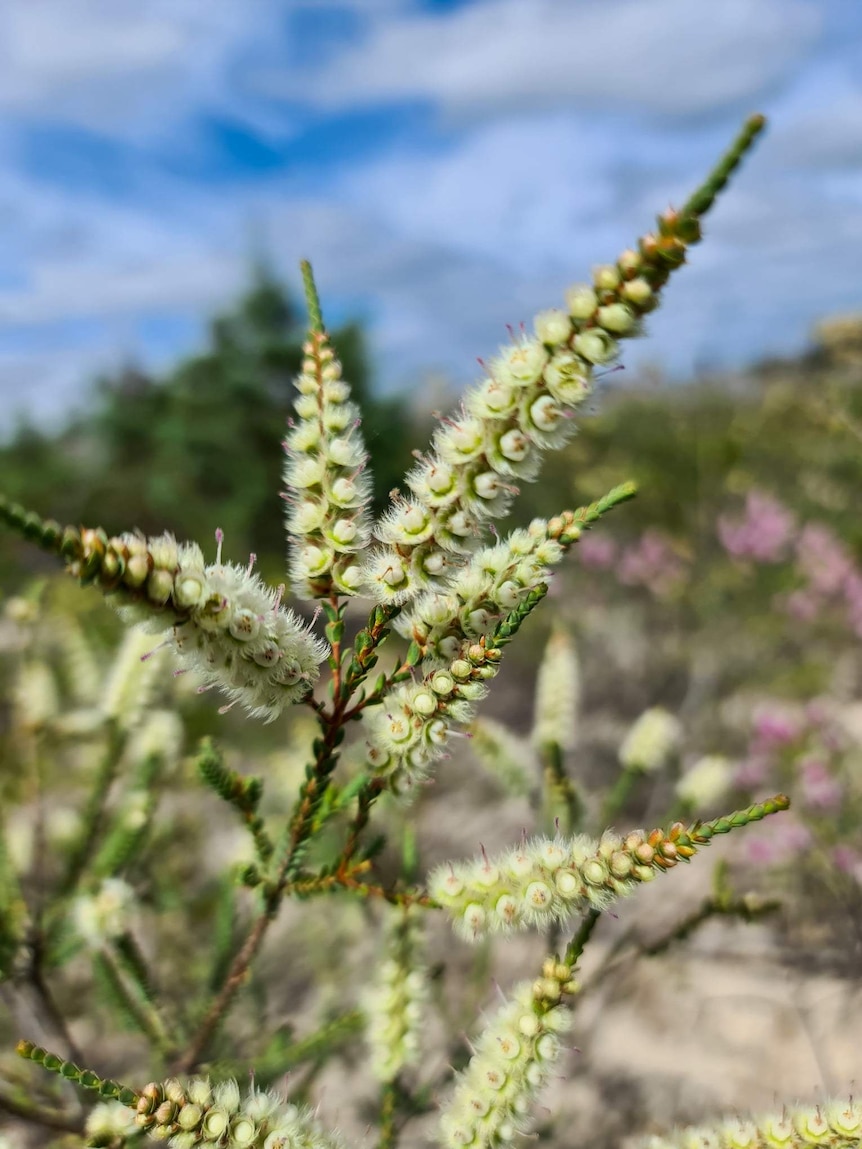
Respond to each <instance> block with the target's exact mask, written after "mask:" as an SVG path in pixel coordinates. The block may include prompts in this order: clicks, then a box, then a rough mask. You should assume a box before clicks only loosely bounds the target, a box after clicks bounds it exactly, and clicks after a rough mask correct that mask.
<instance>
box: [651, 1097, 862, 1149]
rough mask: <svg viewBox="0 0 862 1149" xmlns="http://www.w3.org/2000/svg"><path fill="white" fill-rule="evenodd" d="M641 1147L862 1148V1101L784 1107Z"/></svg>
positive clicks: (680, 1132)
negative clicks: (748, 1119)
mask: <svg viewBox="0 0 862 1149" xmlns="http://www.w3.org/2000/svg"><path fill="white" fill-rule="evenodd" d="M640 1145H641V1149H812V1147H813V1146H822V1147H823V1149H860V1146H862V1104H860V1103H859V1102H858V1101H855V1100H853V1099H852V1098H850V1099H849V1100H847V1101H840V1100H831V1101H826V1102H824V1103H821V1104H819V1105H810V1106H801V1107H799V1108H797V1109H784V1110H783V1111H782V1112H781V1113H780V1114H770V1115H767V1116H765V1117H760V1118H757V1119H756V1120H752V1121H746V1120H743V1119H741V1118H735V1119H733V1120H730V1121H725V1122H724V1123H723V1124H721V1125H718V1126H710V1127H706V1126H701V1127H698V1128H691V1129H682V1130H678V1131H676V1132H674V1133H672V1134H670V1135H669V1136H667V1137H649V1138H647V1139H645V1140H643V1141H641V1143H640Z"/></svg>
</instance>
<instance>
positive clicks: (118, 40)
mask: <svg viewBox="0 0 862 1149" xmlns="http://www.w3.org/2000/svg"><path fill="white" fill-rule="evenodd" d="M282 7H283V0H254V3H248V4H246V3H238V2H236V0H224V2H217V3H203V4H202V3H200V0H147V2H146V3H143V4H142V3H140V2H139V0H3V4H2V5H0V108H2V109H4V110H5V112H6V114H7V116H8V115H9V114H10V113H12V114H17V115H20V116H25V117H40V116H42V117H44V118H45V119H46V120H48V121H50V122H52V123H74V124H78V125H80V126H84V127H87V128H91V129H96V130H99V131H103V132H106V133H110V134H116V135H119V136H121V137H123V138H126V139H128V138H129V137H133V138H135V139H140V138H142V137H145V136H167V135H170V134H171V131H172V130H173V129H174V128H175V127H176V125H177V123H178V122H180V121H181V120H182V118H183V116H184V115H185V114H186V113H188V111H189V110H190V109H193V108H195V107H200V106H205V105H211V106H213V107H223V106H225V104H226V103H227V101H228V100H229V99H232V101H233V104H234V111H235V114H241V113H242V111H243V110H245V111H249V109H248V108H247V107H246V108H245V109H243V107H242V103H243V101H242V97H241V93H240V92H237V91H233V92H231V91H229V90H228V89H226V86H225V75H226V73H227V71H228V65H229V61H230V60H231V59H232V58H233V57H235V56H236V55H238V54H241V52H242V50H243V48H244V47H245V46H246V45H247V44H248V43H249V42H250V41H253V40H254V39H255V38H256V37H259V36H261V35H265V33H266V28H267V25H268V24H269V25H271V24H272V23H273V21H274V20H275V18H276V14H277V13H278V12H279V11H280V9H281V8H282ZM253 9H256V11H254V12H252V10H253Z"/></svg>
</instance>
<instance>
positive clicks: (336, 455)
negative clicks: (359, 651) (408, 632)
mask: <svg viewBox="0 0 862 1149" xmlns="http://www.w3.org/2000/svg"><path fill="white" fill-rule="evenodd" d="M304 351H305V359H304V360H303V364H302V372H301V374H300V375H299V377H298V378H297V380H296V387H297V389H298V391H299V395H298V396H297V399H296V402H295V404H294V409H295V411H296V416H297V421H296V423H295V425H294V426H293V428H292V429H291V430H290V432H289V433H288V436H287V438H286V440H285V444H284V446H285V451H286V452H287V456H286V459H285V466H284V481H285V484H286V487H287V490H286V492H285V498H286V500H287V530H288V532H289V534H290V535H291V536H292V538H291V543H292V546H291V568H292V572H291V573H292V576H293V586H292V589H293V590H294V592H295V593H296V594H298V595H300V596H302V597H303V598H321V597H326V596H327V595H328V594H330V593H331V592H333V591H334V592H335V593H337V594H347V595H354V594H356V593H357V592H358V591H359V589H360V587H361V586H362V583H363V579H364V575H363V573H362V567H361V564H360V560H359V557H358V556H359V554H360V552H361V551H363V550H364V549H365V548H366V547H367V545H368V541H369V538H370V536H371V524H370V520H369V515H368V502H369V499H370V498H371V480H370V478H369V476H368V472H367V463H368V456H367V454H366V451H365V445H364V443H363V441H362V435H361V432H360V430H359V423H360V418H359V410H358V408H357V407H356V406H355V405H354V404H353V403H351V402H350V398H349V397H350V388H349V386H348V385H347V383H345V382H344V380H343V379H342V378H341V364H340V363H339V361H338V360H337V359H336V357H335V354H334V352H333V350H332V347H331V345H330V343H329V338H328V336H327V335H326V334H325V332H322V331H321V332H317V331H313V332H312V333H311V335H310V336H309V339H308V341H307V343H306V344H305V347H304Z"/></svg>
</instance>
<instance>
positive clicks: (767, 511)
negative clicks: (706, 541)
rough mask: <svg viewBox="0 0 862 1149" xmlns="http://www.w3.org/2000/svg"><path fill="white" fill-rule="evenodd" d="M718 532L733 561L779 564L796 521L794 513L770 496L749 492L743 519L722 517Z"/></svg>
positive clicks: (790, 538) (785, 552)
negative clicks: (747, 560)
mask: <svg viewBox="0 0 862 1149" xmlns="http://www.w3.org/2000/svg"><path fill="white" fill-rule="evenodd" d="M717 530H718V538H719V541H720V542H721V545H722V546H723V547H724V549H725V550H726V551H727V553H728V554H729V555H731V556H732V557H733V558H735V559H750V560H752V561H753V562H757V563H777V562H781V560H782V559H783V558H784V557H785V556H786V554H787V551H788V548H789V545H790V542H791V540H792V538H793V534H794V532H795V530H796V520H795V519H794V517H793V514H792V512H791V511H789V510H788V509H787V508H786V507H785V506H783V504H781V503H779V502H778V500H777V499H773V498H772V496H771V495H767V494H764V493H763V492H762V491H750V492H749V493H748V496H747V497H746V500H745V511H744V513H743V516H742V518H741V519H732V518H729V517H728V516H727V515H722V516H721V517H720V518H719V520H718V526H717Z"/></svg>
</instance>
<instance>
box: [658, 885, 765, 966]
mask: <svg viewBox="0 0 862 1149" xmlns="http://www.w3.org/2000/svg"><path fill="white" fill-rule="evenodd" d="M780 908H781V903H780V902H778V901H763V902H754V901H752V899H751V898H734V899H732V900H729V901H728V900H726V899H719V898H714V897H711V898H705V899H704V901H703V902H702V903H701V905H700V907H699V908H698V909H696V910H695V911H694V912H693V913H691V914H689V915H688V917H686V918H683V919H682V921H680V922H679V923H678V924H677V925H676V926H674V927H673V929H671V930H669V931H668V933H666V934H665V935H664V936H663V937H661V938H659V939H658V940H657V941H654V942H652V943H651V944H650V945H646V946H641V947H640V953H642V954H644V955H645V956H646V957H657V956H658V955H659V954H663V953H665V952H666V951H667V950H669V949H670V948H671V946H673V945H676V943H677V942H681V941H685V939H686V938H688V937H690V936H691V934H693V933H694V932H695V930H697V929H698V928H699V927H700V926H702V925H703V923H704V922H706V921H709V919H710V918H715V917H728V918H739V919H740V920H741V921H744V922H754V921H757V920H758V919H759V918H762V917H765V916H766V915H767V914H772V913H775V912H776V911H777V910H779V909H780Z"/></svg>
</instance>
